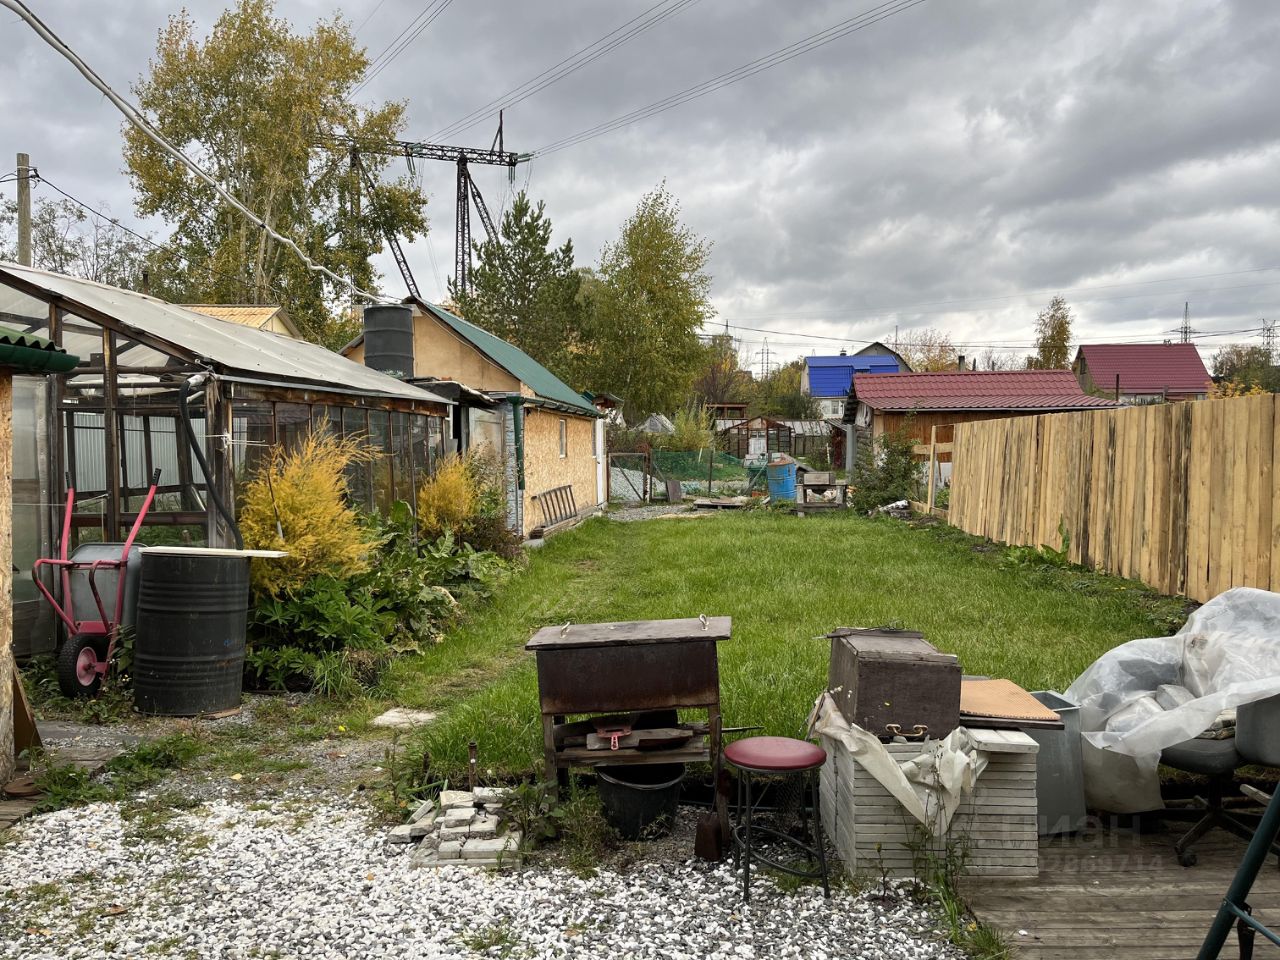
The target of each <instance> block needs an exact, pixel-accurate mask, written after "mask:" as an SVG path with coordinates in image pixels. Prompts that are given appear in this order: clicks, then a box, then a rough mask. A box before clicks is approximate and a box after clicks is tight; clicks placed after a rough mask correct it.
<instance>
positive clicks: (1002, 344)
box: [698, 323, 1262, 350]
mask: <svg viewBox="0 0 1280 960" xmlns="http://www.w3.org/2000/svg"><path fill="white" fill-rule="evenodd" d="M724 326H725V327H728V328H729V329H732V330H743V331H747V332H750V333H767V334H769V335H770V336H771V337H774V339H773V341H772V342H773V343H775V344H777V343H790V344H807V343H809V342H810V341H815V340H816V341H821V342H824V343H842V344H844V343H847V344H855V343H861V344H871V343H877V342H879V341H876V340H867V339H864V338H861V337H841V336H831V335H828V334H819V333H796V332H794V331H790V330H778V329H777V328H769V327H746V326H740V325H738V324H731V323H726V324H724ZM1261 329H1262V327H1244V328H1241V329H1238V330H1218V331H1212V332H1208V333H1195V334H1192V338H1193V339H1196V340H1200V339H1207V338H1210V337H1226V336H1234V335H1236V334H1242V333H1256V332H1258V331H1259V330H1261ZM1170 332H1173V331H1167V330H1165V331H1160V332H1158V333H1152V334H1143V335H1132V336H1128V337H1113V338H1112V339H1111V340H1109V341H1108V342H1109V343H1151V342H1153V341H1157V340H1162V339H1163V338H1164V337H1165V336H1166V334H1168V333H1170ZM721 335H723V331H717V332H716V333H700V334H698V336H700V337H704V338H711V337H715V336H721ZM778 337H781V338H783V339H777V338H778ZM788 337H790V338H795V339H786V338H788ZM753 342H759V341H753ZM952 346H956V347H992V348H1004V349H1011V350H1012V349H1023V348H1033V347H1035V342H1034V341H1022V340H998V341H981V340H961V341H952Z"/></svg>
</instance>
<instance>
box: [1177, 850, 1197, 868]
mask: <svg viewBox="0 0 1280 960" xmlns="http://www.w3.org/2000/svg"><path fill="white" fill-rule="evenodd" d="M1199 860H1200V858H1199V857H1197V856H1196V852H1195V851H1194V850H1179V851H1178V863H1180V864H1181V865H1182V866H1184V867H1194V866H1195V865H1196V863H1198V862H1199Z"/></svg>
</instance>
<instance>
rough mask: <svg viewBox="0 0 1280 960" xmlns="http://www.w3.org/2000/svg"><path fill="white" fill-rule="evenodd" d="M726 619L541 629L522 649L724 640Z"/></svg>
mask: <svg viewBox="0 0 1280 960" xmlns="http://www.w3.org/2000/svg"><path fill="white" fill-rule="evenodd" d="M731 625H732V620H731V619H730V618H729V617H689V618H685V619H679V620H622V621H618V622H616V623H570V624H565V625H564V626H561V627H543V628H542V629H541V630H539V631H538V632H537V633H535V634H534V635H533V637H532V638H531V639H530V640H529V642H528V643H526V644H525V645H524V648H525V649H526V650H533V651H540V650H569V649H573V648H580V647H625V646H631V645H632V644H642V643H683V642H687V641H694V640H715V641H719V640H728V639H729V633H730V629H731Z"/></svg>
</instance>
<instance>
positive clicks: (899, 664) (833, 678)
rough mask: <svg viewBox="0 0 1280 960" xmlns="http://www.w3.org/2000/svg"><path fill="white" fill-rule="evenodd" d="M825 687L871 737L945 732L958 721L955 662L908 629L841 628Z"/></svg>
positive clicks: (834, 633) (847, 716)
mask: <svg viewBox="0 0 1280 960" xmlns="http://www.w3.org/2000/svg"><path fill="white" fill-rule="evenodd" d="M827 636H828V637H829V638H830V639H831V666H830V672H829V675H828V683H827V689H828V691H829V692H830V694H831V697H832V699H834V700H835V702H836V705H837V706H838V707H839V708H840V712H841V713H842V714H843V715H844V717H845V719H847V720H848V721H849V722H850V723H852V724H856V725H857V726H859V727H862V729H864V730H866V731H867V732H869V733H873V734H875V735H876V736H880V737H883V736H889V735H892V734H894V733H896V732H901V733H903V734H905V735H907V736H913V735H917V736H918V735H919V734H921V733H922V732H926V731H927V733H928V735H929V736H930V737H935V738H936V737H945V736H946V735H947V734H949V733H950V732H951V731H952V730H954V729H955V728H956V727H957V726H959V725H960V661H959V660H958V659H957V658H956V657H955V656H954V655H953V654H949V653H939V652H938V650H937V649H936V648H935V647H934V646H933V644H931V643H929V642H928V641H927V640H925V639H924V636H923V635H922V634H919V633H915V632H913V631H909V630H888V629H884V628H879V629H871V630H863V629H855V628H852V627H841V628H840V629H838V630H834V631H832V632H831V633H829V634H827Z"/></svg>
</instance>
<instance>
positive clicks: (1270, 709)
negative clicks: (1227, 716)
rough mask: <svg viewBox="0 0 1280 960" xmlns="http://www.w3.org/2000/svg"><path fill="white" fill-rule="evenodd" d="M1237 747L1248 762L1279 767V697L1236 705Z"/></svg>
mask: <svg viewBox="0 0 1280 960" xmlns="http://www.w3.org/2000/svg"><path fill="white" fill-rule="evenodd" d="M1236 750H1237V751H1239V753H1240V756H1242V757H1244V759H1245V760H1247V761H1248V762H1249V763H1261V764H1265V765H1267V766H1269V767H1276V766H1280V696H1276V697H1268V698H1267V699H1265V700H1255V701H1254V702H1253V703H1242V704H1240V706H1238V707H1237V708H1236Z"/></svg>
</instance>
